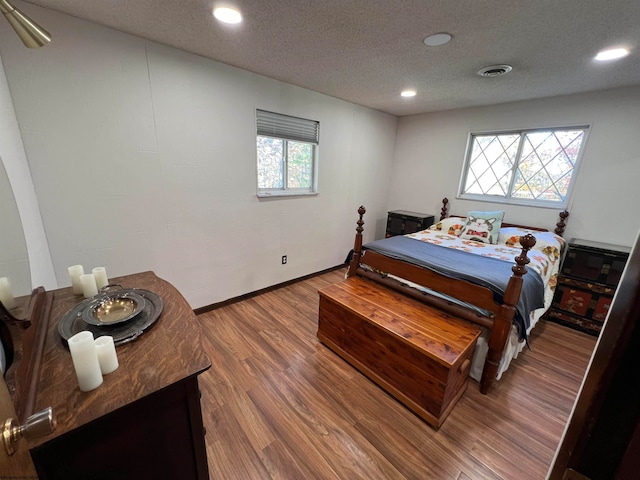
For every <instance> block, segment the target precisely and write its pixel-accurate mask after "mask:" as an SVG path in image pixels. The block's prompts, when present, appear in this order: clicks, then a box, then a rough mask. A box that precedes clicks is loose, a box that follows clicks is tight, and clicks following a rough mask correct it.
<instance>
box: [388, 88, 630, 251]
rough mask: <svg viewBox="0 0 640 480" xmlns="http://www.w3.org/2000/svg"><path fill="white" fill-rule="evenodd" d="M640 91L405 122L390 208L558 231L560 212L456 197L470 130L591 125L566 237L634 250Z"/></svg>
mask: <svg viewBox="0 0 640 480" xmlns="http://www.w3.org/2000/svg"><path fill="white" fill-rule="evenodd" d="M639 113H640V87H631V88H622V89H616V90H609V91H604V92H596V93H590V94H580V95H572V96H564V97H556V98H547V99H541V100H532V101H526V102H517V103H510V104H503V105H495V106H490V107H481V108H470V109H461V110H452V111H447V112H438V113H433V114H426V115H416V116H410V117H402V118H400V119H399V121H398V133H397V138H396V151H395V162H394V170H393V178H392V181H391V188H390V197H389V205H388V207H389V209H391V210H392V209H407V210H414V211H419V212H431V213H434V214H436V215H439V212H440V207H441V200H442V198H443V197H448V198H449V200H450V201H451V212H453V213H458V214H462V215H463V214H465V213H466V212H467V211H469V210H471V209H493V208H499V209H504V210H506V212H507V213H506V219H507V221H511V222H514V223H522V224H528V225H539V226H544V227H547V228H550V227H553V226H554V224H555V222H556V221H557V213H558V211H557V210H552V209H543V208H532V207H518V206H509V205H504V204H498V203H491V204H489V203H484V204H483V203H478V202H471V201H467V200H459V199H456V198H455V197H456V193H457V190H458V184H459V181H460V174H461V171H462V164H463V162H464V155H465V149H466V145H467V139H468V136H469V133H470V132H480V131H496V130H504V129H515V128H533V127H548V126H564V125H585V124H587V125H590V127H591V128H590V131H589V135H588V140H587V144H586V147H585V150H584V155H583V158H582V163H581V165H580V167H579V171H578V177H577V181H576V182H577V183H576V187H575V189H574V191H573V195H572V198H571V200H570V202H569V206H568V209H569V212H570V217H569V219H568V222H567V230H566V232H565V235H564V236H565V238H569V239H570V238H573V237H576V238H584V239H589V240H594V241H600V242H607V243H613V244H619V245H625V246H630V245H632V244H633V241H634V239H635V238H636V234H637V232H638V230H639V229H640V216H638V215H637V214H636V213H635V212H637V210H638V208H639V207H640V199H639V197H638V181H639V179H640V134H639V132H640V114H639Z"/></svg>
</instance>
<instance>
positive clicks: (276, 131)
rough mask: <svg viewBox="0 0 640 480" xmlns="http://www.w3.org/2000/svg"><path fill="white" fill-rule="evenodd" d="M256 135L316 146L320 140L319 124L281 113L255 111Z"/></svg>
mask: <svg viewBox="0 0 640 480" xmlns="http://www.w3.org/2000/svg"><path fill="white" fill-rule="evenodd" d="M256 120H257V121H256V124H257V127H258V135H262V136H265V137H275V138H282V139H284V140H294V141H298V142H306V143H313V144H314V145H317V144H318V142H319V138H320V122H316V121H315V120H307V119H304V118H298V117H292V116H290V115H283V114H281V113H273V112H268V111H266V110H256Z"/></svg>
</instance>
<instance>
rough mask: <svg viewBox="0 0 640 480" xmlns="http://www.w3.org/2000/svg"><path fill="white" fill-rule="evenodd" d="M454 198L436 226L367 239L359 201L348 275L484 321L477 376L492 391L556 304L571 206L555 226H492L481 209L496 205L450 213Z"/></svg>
mask: <svg viewBox="0 0 640 480" xmlns="http://www.w3.org/2000/svg"><path fill="white" fill-rule="evenodd" d="M448 203H449V202H448V199H446V198H445V199H443V207H442V210H441V215H440V221H439V222H437V223H436V224H434V225H432V226H431V227H430V228H429V229H427V230H423V231H420V232H416V233H412V234H408V235H404V236H398V237H390V238H387V239H384V240H378V241H374V242H370V243H367V244H366V245H363V244H362V238H363V237H362V232H363V231H364V228H363V225H364V220H363V218H364V214H365V211H366V210H365V208H364V207H360V208H359V209H358V214H359V219H358V221H357V228H356V237H355V242H354V248H353V252H352V255H351V258H350V261H349V268H348V271H347V277H350V276H361V277H366V278H368V279H369V280H373V281H375V282H378V283H380V284H383V285H385V286H387V287H389V288H392V289H395V290H399V291H401V292H402V293H404V294H407V295H409V296H411V297H413V298H417V299H419V300H421V301H423V302H425V303H428V304H431V305H434V306H437V307H438V308H441V309H443V310H446V311H447V312H449V313H452V314H454V315H456V316H457V317H459V318H462V319H465V320H467V321H471V322H473V323H475V324H478V325H480V327H481V328H482V335H481V336H480V338H479V339H478V342H477V344H476V351H475V354H474V358H473V361H472V366H471V370H470V376H471V377H472V378H474V379H475V380H477V381H479V382H480V390H481V391H482V393H487V392H488V391H489V390H490V388H491V385H492V384H493V382H494V381H495V380H499V379H500V377H501V376H502V374H503V373H504V372H505V371H506V370H507V368H508V367H509V364H510V362H511V361H512V360H513V359H514V358H516V357H517V356H518V354H519V353H520V352H521V351H522V350H523V348H525V346H526V345H527V344H528V341H527V339H528V336H529V334H530V332H531V331H532V329H533V328H534V327H535V326H536V324H537V322H538V320H539V319H540V318H541V316H542V315H543V314H544V312H545V311H546V309H548V308H549V306H550V305H551V301H552V298H553V292H554V289H555V286H556V282H557V275H558V270H559V265H560V261H561V258H562V253H563V251H564V248H565V241H564V240H563V239H562V236H561V235H562V233H563V232H564V228H565V225H566V223H565V222H566V219H567V217H568V216H569V213H568V212H567V211H562V212H560V213H559V221H558V222H557V224H556V226H555V229H554V231H553V232H551V231H548V230H546V229H544V228H540V227H530V226H525V225H519V224H512V223H505V222H503V221H502V220H501V221H500V222H498V223H500V225H497V227H498V228H496V229H493V230H490V231H489V234H487V232H486V231H484V232H483V231H481V230H482V229H483V228H484V227H483V226H482V225H481V224H480V223H479V221H478V220H477V219H476V218H475V217H474V215H478V214H482V213H489V214H495V213H496V212H468V214H467V215H465V216H456V215H448ZM502 213H504V212H502ZM471 214H473V215H471ZM480 216H482V215H480ZM472 221H475V222H476V223H473V222H472ZM487 222H490V220H487V221H486V222H485V223H484V224H483V225H484V226H487V225H489V223H487ZM472 227H473V228H472ZM475 227H477V228H475ZM489 229H491V226H489ZM485 230H486V229H485ZM488 237H491V238H488Z"/></svg>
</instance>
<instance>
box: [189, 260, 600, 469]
mask: <svg viewBox="0 0 640 480" xmlns="http://www.w3.org/2000/svg"><path fill="white" fill-rule="evenodd" d="M343 277H344V270H343V269H340V270H336V271H333V272H329V273H325V274H322V275H319V276H316V277H312V278H310V279H306V280H303V281H300V282H297V283H294V284H292V285H289V286H286V287H283V288H280V289H278V290H274V291H271V292H268V293H265V294H262V295H259V296H256V297H253V298H249V299H246V300H243V301H241V302H238V303H235V304H231V305H227V306H224V307H222V308H219V309H216V310H213V311H210V312H207V313H204V314H201V315H200V316H199V317H198V318H199V319H200V321H201V322H202V327H203V332H204V345H205V348H206V350H207V354H208V356H209V358H210V359H211V363H212V367H211V369H209V370H208V371H207V372H205V373H204V374H203V375H201V376H200V388H201V390H202V411H203V417H204V424H205V427H206V429H207V435H206V443H207V454H208V460H209V473H210V476H211V478H212V479H216V480H218V479H223V480H227V479H242V480H250V479H270V478H274V479H275V478H277V479H296V480H298V479H368V480H369V479H405V478H406V479H438V480H440V479H458V480H469V479H474V480H475V479H506V480H512V479H518V480H522V479H536V480H537V479H543V478H544V477H545V475H546V473H547V469H548V467H549V464H550V463H551V461H552V459H553V455H554V452H555V449H556V446H557V445H558V443H559V440H560V437H561V435H562V432H563V430H564V425H565V423H566V421H567V418H568V417H569V413H570V410H571V408H572V406H573V402H574V399H575V397H576V394H577V391H578V388H579V386H580V382H581V380H582V376H583V375H584V372H585V370H586V367H587V363H588V361H589V357H590V355H591V351H592V350H593V347H594V345H595V339H594V338H593V337H590V336H588V335H586V334H583V333H580V332H577V331H574V330H570V329H568V328H566V327H562V326H559V325H557V324H554V323H548V322H542V323H541V324H540V325H539V326H538V327H537V328H536V329H535V330H534V333H533V335H532V337H531V341H530V343H531V348H532V350H531V351H524V352H523V353H522V354H521V355H520V357H519V358H518V359H516V360H515V361H514V362H513V363H512V365H511V367H510V368H509V370H508V371H507V372H506V373H505V375H504V376H503V378H502V379H501V380H500V381H498V382H496V383H495V384H494V387H493V390H492V391H491V393H490V394H489V395H482V394H481V393H480V391H479V385H478V383H477V382H475V381H473V380H472V381H471V383H470V384H469V388H468V389H467V391H466V392H465V394H464V395H463V396H462V398H461V399H460V401H459V402H458V404H457V405H456V407H455V408H454V409H453V412H452V413H451V414H450V415H449V417H448V418H447V420H446V421H445V422H444V424H443V425H442V427H441V428H440V430H439V431H437V432H436V431H434V430H433V429H432V428H431V427H429V426H428V425H427V424H426V423H425V422H423V421H422V420H420V419H419V418H418V417H417V416H415V415H413V414H412V413H410V412H409V411H408V410H407V409H405V408H404V407H403V406H402V405H401V404H400V403H398V402H397V401H396V400H394V399H393V398H391V397H390V396H389V395H387V394H386V393H385V392H384V391H382V390H381V389H380V388H378V387H377V386H376V385H374V384H373V383H372V382H371V381H369V380H368V379H367V378H365V377H364V376H362V375H361V374H360V373H359V372H357V371H356V370H355V369H353V368H352V367H351V366H349V365H348V364H347V363H345V362H344V361H343V360H342V359H341V358H340V357H338V356H337V355H335V354H334V353H333V352H332V351H330V350H329V349H328V348H327V347H325V346H324V345H322V344H321V343H320V342H319V341H318V340H317V338H316V331H317V325H318V294H317V291H318V289H319V288H322V287H323V286H326V285H328V284H331V283H335V282H338V281H340V280H341V279H342V278H343Z"/></svg>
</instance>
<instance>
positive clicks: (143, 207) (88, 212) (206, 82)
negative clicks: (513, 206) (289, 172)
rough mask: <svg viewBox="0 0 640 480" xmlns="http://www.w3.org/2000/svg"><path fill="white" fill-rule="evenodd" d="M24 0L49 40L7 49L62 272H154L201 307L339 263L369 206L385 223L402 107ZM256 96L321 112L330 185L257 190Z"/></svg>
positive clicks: (323, 174) (3, 41) (301, 111)
mask: <svg viewBox="0 0 640 480" xmlns="http://www.w3.org/2000/svg"><path fill="white" fill-rule="evenodd" d="M21 8H22V5H21ZM23 8H24V10H25V11H26V12H27V13H28V14H30V15H32V16H33V17H34V18H37V19H38V22H39V23H41V24H42V25H45V26H46V28H47V30H49V31H50V32H51V33H52V35H53V41H52V42H51V44H50V45H48V46H46V47H45V48H43V49H40V50H38V53H37V54H27V53H25V51H26V49H25V48H24V47H23V46H22V44H20V43H19V40H18V39H17V37H16V36H15V34H14V33H13V32H12V31H11V30H10V29H9V28H8V26H6V28H2V29H0V51H1V55H2V59H3V62H4V66H5V72H6V76H7V79H8V82H9V87H10V90H11V94H12V97H13V102H14V106H15V110H16V115H17V118H18V123H19V126H20V130H21V132H22V136H23V140H24V145H25V150H26V153H27V157H28V162H29V166H30V168H31V173H32V177H33V183H34V185H35V189H36V193H37V197H38V201H39V204H40V208H41V212H42V218H43V221H44V226H45V230H46V235H47V237H48V240H49V246H50V250H51V256H52V258H53V264H54V268H55V274H56V276H57V280H58V283H59V284H60V285H61V286H66V285H69V280H68V278H67V271H66V267H67V266H69V265H72V264H75V263H81V264H83V265H84V266H85V270H87V269H90V268H91V267H94V266H99V265H105V266H106V267H107V271H108V273H109V274H110V276H116V275H123V274H128V273H133V272H138V271H144V270H153V271H155V272H156V273H157V274H158V275H160V276H161V277H163V278H165V279H167V280H169V281H170V282H172V283H173V284H174V285H175V286H176V287H177V288H178V289H179V290H180V291H181V292H182V293H183V294H184V295H185V297H186V298H187V300H188V301H189V302H190V304H191V306H192V307H193V308H197V307H201V306H204V305H208V304H211V303H215V302H218V301H222V300H225V299H228V298H232V297H235V296H238V295H241V294H244V293H247V292H251V291H254V290H257V289H260V288H263V287H266V286H270V285H274V284H277V283H280V282H283V281H286V280H289V279H292V278H297V277H300V276H303V275H306V274H309V273H313V272H316V271H319V270H322V269H324V268H328V267H332V266H335V265H338V264H340V263H341V262H342V261H343V260H344V258H345V256H346V254H347V252H348V250H349V248H351V245H352V242H353V233H354V229H355V221H356V209H357V207H358V206H359V205H360V204H363V203H364V204H365V205H366V206H367V207H368V210H369V211H370V214H369V219H370V220H373V219H375V220H376V223H377V224H378V231H377V235H378V236H381V235H382V223H383V219H384V218H385V215H386V211H385V208H386V205H387V202H388V183H389V181H388V179H389V176H390V172H391V166H392V159H393V149H394V142H395V133H396V118H395V117H393V116H390V115H386V114H382V113H379V112H376V111H373V110H369V109H366V108H362V107H358V106H356V105H353V104H350V103H347V102H343V101H340V100H337V99H334V98H331V97H327V96H324V95H320V94H317V93H314V92H311V91H308V90H304V89H301V88H297V87H293V86H290V85H287V84H284V83H282V82H278V81H275V80H271V79H268V78H265V77H262V76H259V75H255V74H251V73H248V72H246V71H242V70H239V69H236V68H233V67H229V66H226V65H223V64H220V63H217V62H213V61H211V60H207V59H204V58H202V57H198V56H195V55H192V54H188V53H185V52H182V51H179V50H176V49H172V48H168V47H165V46H161V45H159V44H156V43H153V42H150V41H146V40H143V39H140V38H137V37H133V36H130V35H126V34H123V33H120V32H117V31H114V30H110V29H107V28H104V27H101V26H98V25H95V24H92V23H89V22H85V21H81V20H78V19H75V18H72V17H69V16H66V15H62V14H58V13H56V12H52V11H48V10H45V9H41V8H38V7H34V6H32V5H29V4H24V7H23ZM256 108H264V109H267V110H273V111H277V112H281V113H285V114H290V115H296V116H301V117H306V118H311V119H314V120H319V121H320V135H321V137H320V169H319V192H320V193H319V195H317V196H314V197H304V198H286V199H269V200H264V201H260V200H258V199H257V197H256V173H255V172H256V167H255V118H254V115H255V109H256ZM373 235H374V232H373V231H371V230H369V231H368V232H367V238H368V239H373ZM282 255H287V256H288V264H287V265H286V266H282V265H281V264H280V258H281V256H282Z"/></svg>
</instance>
